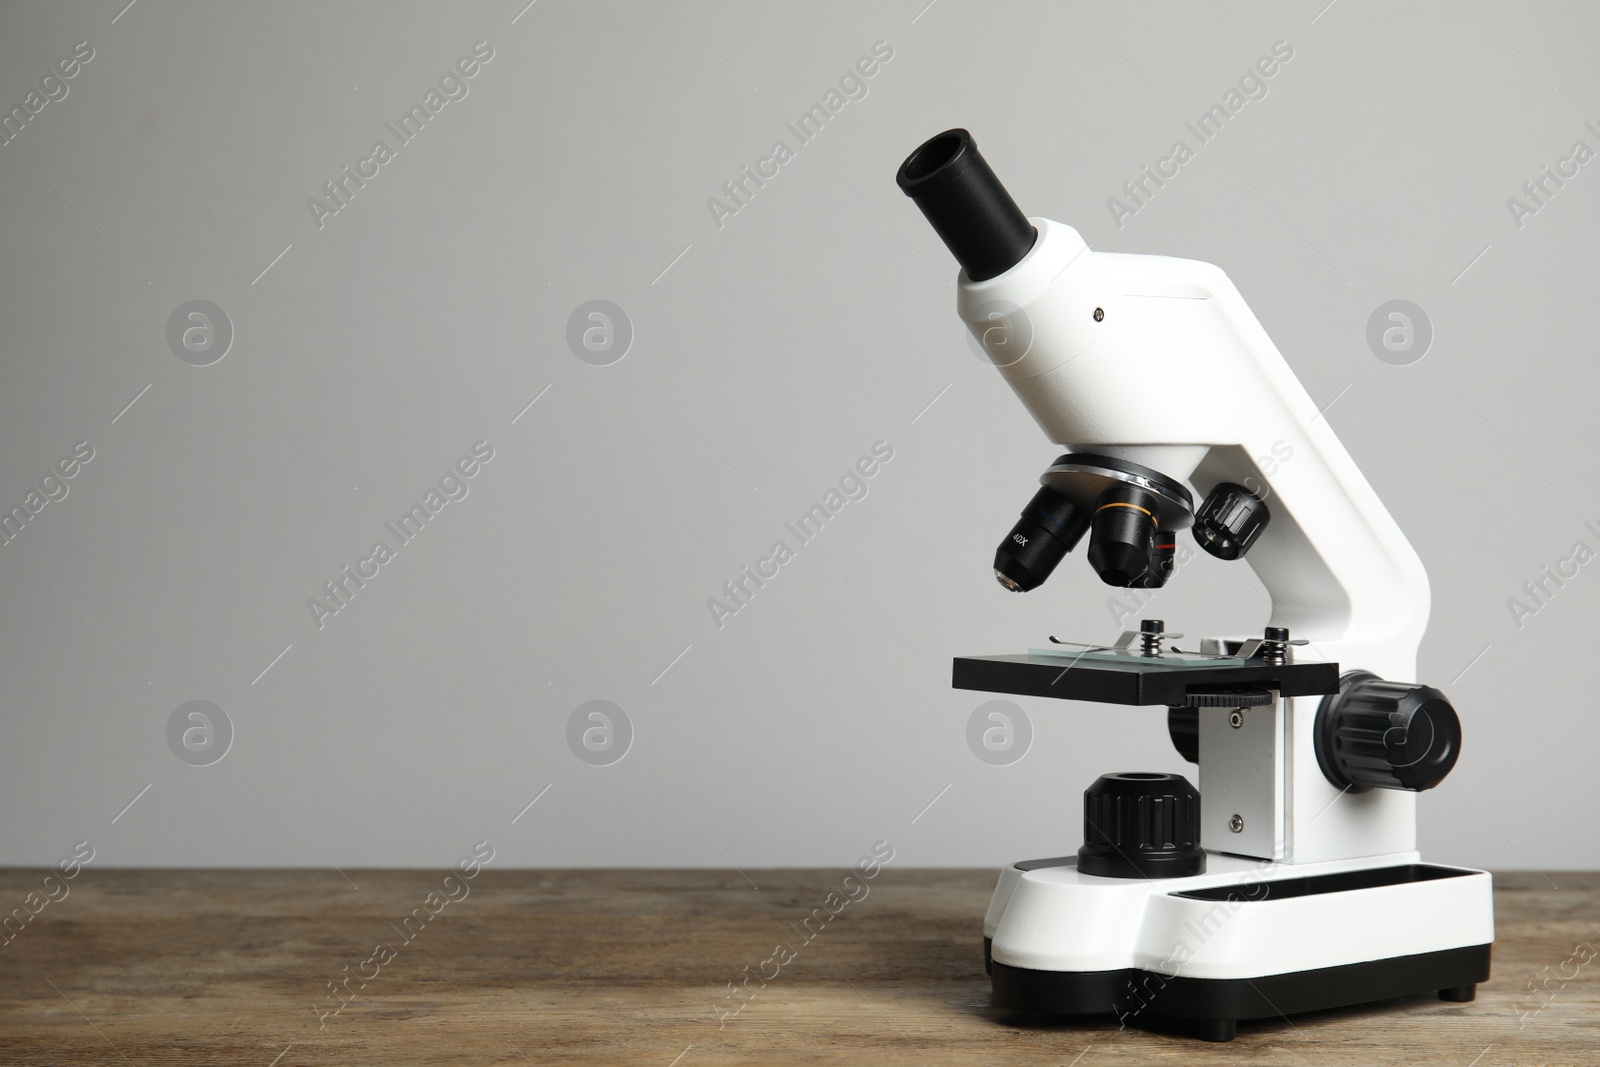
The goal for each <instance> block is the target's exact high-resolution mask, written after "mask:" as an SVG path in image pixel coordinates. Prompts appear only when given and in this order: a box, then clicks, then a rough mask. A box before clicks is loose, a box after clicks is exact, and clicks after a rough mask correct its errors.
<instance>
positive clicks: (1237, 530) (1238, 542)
mask: <svg viewBox="0 0 1600 1067" xmlns="http://www.w3.org/2000/svg"><path fill="white" fill-rule="evenodd" d="M1271 517H1272V514H1271V512H1269V511H1268V510H1267V502H1266V501H1264V500H1262V499H1261V498H1260V497H1258V496H1256V495H1255V494H1254V493H1252V492H1251V491H1250V490H1248V489H1246V488H1245V487H1244V486H1242V485H1235V484H1233V483H1232V482H1223V483H1222V484H1220V485H1218V486H1217V487H1216V488H1215V489H1213V490H1211V492H1210V493H1208V494H1207V495H1206V499H1205V503H1203V504H1201V505H1200V510H1199V511H1197V512H1195V516H1194V539H1195V540H1196V541H1198V542H1200V547H1201V548H1203V549H1205V550H1206V551H1207V552H1209V553H1211V554H1212V555H1213V556H1216V557H1217V558H1218V559H1238V558H1239V557H1240V556H1242V555H1244V554H1245V553H1246V552H1248V551H1250V546H1251V545H1253V544H1255V543H1256V539H1257V538H1258V537H1260V536H1261V531H1262V530H1265V529H1266V528H1267V520H1268V519H1270V518H1271Z"/></svg>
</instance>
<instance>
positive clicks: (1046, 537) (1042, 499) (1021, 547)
mask: <svg viewBox="0 0 1600 1067" xmlns="http://www.w3.org/2000/svg"><path fill="white" fill-rule="evenodd" d="M1088 529H1089V516H1087V515H1085V514H1084V513H1083V512H1081V511H1079V510H1078V509H1077V508H1075V507H1073V506H1072V502H1071V501H1069V500H1068V499H1067V498H1066V497H1064V496H1062V495H1061V494H1060V493H1058V492H1056V491H1055V490H1054V489H1050V488H1041V489H1040V490H1039V491H1038V492H1037V493H1035V494H1033V499H1032V500H1030V501H1028V506H1027V507H1025V508H1023V509H1022V518H1020V519H1018V520H1017V524H1016V525H1015V526H1013V527H1012V528H1011V532H1010V533H1008V534H1006V539H1005V540H1004V541H1001V542H1000V547H999V548H997V549H995V553H994V576H995V577H996V578H997V579H999V581H1000V584H1001V585H1003V586H1005V587H1006V588H1007V589H1009V590H1011V591H1012V592H1013V593H1026V592H1028V591H1029V590H1031V589H1037V588H1039V586H1041V585H1043V584H1044V580H1045V579H1046V578H1048V577H1050V572H1051V571H1053V570H1055V569H1056V564H1058V563H1060V562H1061V560H1062V559H1063V558H1064V557H1065V556H1066V554H1067V553H1068V552H1071V551H1072V549H1073V547H1074V546H1075V545H1077V543H1078V542H1079V541H1081V540H1083V535H1084V533H1085V532H1086V531H1087V530H1088Z"/></svg>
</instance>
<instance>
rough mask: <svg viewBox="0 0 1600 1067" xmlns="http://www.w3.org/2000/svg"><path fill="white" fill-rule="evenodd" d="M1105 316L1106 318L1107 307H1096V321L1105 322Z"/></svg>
mask: <svg viewBox="0 0 1600 1067" xmlns="http://www.w3.org/2000/svg"><path fill="white" fill-rule="evenodd" d="M1105 318H1106V309H1105V308H1095V309H1094V321H1096V322H1104V321H1105Z"/></svg>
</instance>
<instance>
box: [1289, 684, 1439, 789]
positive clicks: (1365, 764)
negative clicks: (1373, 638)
mask: <svg viewBox="0 0 1600 1067" xmlns="http://www.w3.org/2000/svg"><path fill="white" fill-rule="evenodd" d="M1315 736H1316V749H1317V762H1318V763H1319V764H1321V765H1322V773H1323V774H1325V775H1327V778H1328V781H1330V782H1332V783H1333V784H1334V785H1336V786H1338V787H1339V788H1340V789H1349V790H1350V791H1351V792H1361V791H1362V790H1366V789H1410V790H1414V791H1417V792H1420V791H1422V790H1424V789H1432V788H1433V787H1434V786H1436V785H1438V784H1439V783H1440V782H1442V781H1444V777H1445V775H1447V774H1449V773H1450V769H1451V768H1452V767H1454V766H1455V765H1456V759H1457V758H1458V757H1459V756H1460V755H1461V720H1460V719H1458V718H1457V717H1456V710H1455V708H1453V707H1451V706H1450V701H1448V700H1446V699H1445V695H1444V694H1443V693H1441V692H1439V690H1437V689H1434V688H1433V687H1431V686H1426V685H1417V684H1416V683H1414V682H1386V681H1384V680H1383V679H1382V678H1379V677H1378V676H1377V675H1375V674H1372V673H1370V672H1368V671H1351V672H1350V673H1348V674H1346V675H1345V676H1344V677H1343V678H1341V679H1340V680H1339V691H1338V692H1337V693H1334V694H1331V695H1330V696H1327V697H1324V698H1323V700H1322V706H1321V707H1320V708H1319V709H1318V710H1317V728H1316V731H1315Z"/></svg>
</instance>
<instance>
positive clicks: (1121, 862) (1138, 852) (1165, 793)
mask: <svg viewBox="0 0 1600 1067" xmlns="http://www.w3.org/2000/svg"><path fill="white" fill-rule="evenodd" d="M1205 869H1206V854H1205V851H1204V850H1203V849H1202V848H1201V847H1200V793H1199V791H1197V790H1196V789H1195V787H1194V786H1192V785H1190V784H1189V780H1188V779H1187V778H1185V777H1184V776H1183V775H1181V774H1147V773H1139V772H1132V771H1129V772H1124V773H1121V774H1103V775H1101V776H1100V777H1099V778H1098V779H1096V780H1095V783H1094V785H1091V786H1090V787H1089V788H1088V789H1085V790H1084V791H1083V847H1082V848H1080V849H1078V870H1079V871H1081V872H1083V873H1084V874H1097V875H1100V876H1101V877H1103V878H1179V877H1182V876H1184V875H1190V874H1203V873H1204V872H1205Z"/></svg>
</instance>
